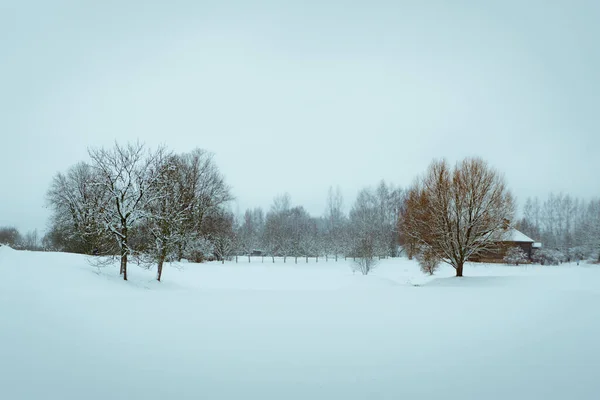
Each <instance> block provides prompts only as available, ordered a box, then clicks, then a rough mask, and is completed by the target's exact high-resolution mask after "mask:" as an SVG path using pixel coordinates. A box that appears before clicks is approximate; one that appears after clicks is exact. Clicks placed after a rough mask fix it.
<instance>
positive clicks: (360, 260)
mask: <svg viewBox="0 0 600 400" xmlns="http://www.w3.org/2000/svg"><path fill="white" fill-rule="evenodd" d="M378 216H379V208H378V204H377V197H376V196H375V195H374V194H373V193H372V192H371V191H370V190H368V189H363V190H361V191H360V192H359V193H358V196H357V197H356V201H355V203H354V206H353V207H352V210H350V221H349V227H350V228H349V232H350V238H351V240H350V243H351V245H350V246H351V247H350V255H351V256H352V257H353V259H354V262H355V264H356V267H357V268H358V270H359V271H360V272H361V273H363V274H364V275H367V274H368V273H369V272H370V271H371V270H372V269H373V268H374V267H375V266H376V265H377V259H378V256H379V255H380V254H381V251H382V248H381V246H380V244H381V242H380V240H379V239H380V237H381V236H380V233H381V231H380V226H379V225H378V224H377V218H378Z"/></svg>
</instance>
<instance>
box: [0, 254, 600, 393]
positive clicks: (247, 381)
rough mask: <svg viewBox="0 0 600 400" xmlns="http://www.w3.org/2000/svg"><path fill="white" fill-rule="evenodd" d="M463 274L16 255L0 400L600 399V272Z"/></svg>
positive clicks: (385, 265) (407, 265)
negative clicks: (124, 264) (109, 262)
mask: <svg viewBox="0 0 600 400" xmlns="http://www.w3.org/2000/svg"><path fill="white" fill-rule="evenodd" d="M290 261H291V262H290ZM452 273H453V270H451V269H450V268H442V270H441V271H440V272H439V274H437V277H436V278H434V279H430V278H428V277H426V276H424V275H423V274H421V273H420V272H419V271H418V267H417V265H416V264H415V263H413V262H411V261H408V260H405V259H395V260H384V261H383V262H382V263H381V265H380V266H379V267H378V269H377V270H375V271H374V273H373V275H370V276H366V277H364V276H361V275H353V274H352V272H351V270H350V268H349V266H348V263H344V262H343V261H340V262H338V263H334V262H332V261H329V262H328V263H325V262H324V260H320V261H319V263H318V264H316V263H315V261H314V259H311V260H310V263H309V264H306V263H305V262H304V260H299V261H298V264H297V265H295V264H293V259H291V260H290V259H288V263H287V264H283V263H282V262H280V261H278V262H277V263H276V264H272V263H271V262H270V259H266V258H265V260H264V264H261V263H260V258H258V259H253V261H252V263H251V264H248V262H247V259H240V263H239V264H235V263H226V264H225V265H221V264H218V263H209V264H202V265H198V264H185V265H184V268H183V270H177V269H174V268H172V267H167V268H166V270H165V272H164V282H163V283H157V282H155V281H153V275H154V274H153V272H150V271H145V270H141V269H139V268H138V267H136V266H135V265H131V267H130V281H129V282H122V281H121V280H119V277H118V270H117V268H116V267H111V268H107V269H103V270H101V271H98V270H96V269H94V268H92V267H90V265H89V264H87V262H86V260H85V258H84V257H82V256H78V255H69V254H58V253H35V252H18V251H14V250H11V249H9V248H6V247H0V313H1V314H0V315H1V318H2V319H1V322H0V324H1V325H0V399H10V400H14V399H99V400H100V399H101V400H105V399H144V400H153V399H261V400H263V399H345V400H347V399H402V398H404V399H417V398H432V399H433V398H442V397H443V398H446V399H461V400H464V399H598V398H600V379H599V378H598V376H599V374H600V307H599V306H600V267H597V266H583V265H582V266H579V267H577V266H574V265H571V266H561V267H527V268H523V267H507V266H485V265H476V266H475V265H468V266H467V267H466V268H465V274H466V275H468V276H467V277H465V278H462V279H459V278H452V277H451V275H452Z"/></svg>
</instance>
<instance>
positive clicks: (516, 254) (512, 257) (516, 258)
mask: <svg viewBox="0 0 600 400" xmlns="http://www.w3.org/2000/svg"><path fill="white" fill-rule="evenodd" d="M527 261H529V260H528V259H527V255H526V254H525V252H524V251H523V249H522V248H520V247H518V246H515V247H511V248H510V249H508V251H507V252H506V255H505V256H504V262H505V263H507V264H510V265H517V266H518V265H519V264H523V263H526V262H527Z"/></svg>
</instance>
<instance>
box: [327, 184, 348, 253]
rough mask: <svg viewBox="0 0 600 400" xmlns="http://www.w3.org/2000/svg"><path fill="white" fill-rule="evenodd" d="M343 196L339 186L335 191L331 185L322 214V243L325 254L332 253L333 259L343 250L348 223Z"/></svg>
mask: <svg viewBox="0 0 600 400" xmlns="http://www.w3.org/2000/svg"><path fill="white" fill-rule="evenodd" d="M343 203H344V200H343V197H342V192H341V190H340V188H339V187H337V188H336V190H335V192H334V190H333V188H332V187H330V188H329V192H328V194H327V207H326V209H325V215H324V218H323V219H324V232H323V238H322V240H323V244H324V246H323V247H324V249H323V251H324V252H325V256H326V257H327V256H328V255H329V254H332V255H333V256H334V257H335V261H337V260H338V256H339V255H340V254H342V253H343V252H344V244H345V243H344V242H345V236H346V235H345V233H346V229H347V225H348V220H347V218H346V215H344V210H343Z"/></svg>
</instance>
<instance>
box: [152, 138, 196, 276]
mask: <svg viewBox="0 0 600 400" xmlns="http://www.w3.org/2000/svg"><path fill="white" fill-rule="evenodd" d="M150 169H151V172H150V173H151V174H152V175H154V176H155V178H154V179H153V180H152V182H151V184H150V185H149V187H148V189H147V190H148V191H147V193H146V196H149V198H150V199H149V201H146V202H145V207H146V208H145V210H144V211H145V213H146V215H145V220H144V225H145V227H146V229H147V230H148V232H149V233H150V235H151V238H152V240H153V243H154V245H153V246H148V247H147V250H146V253H147V254H148V255H149V256H150V257H151V258H152V260H153V261H155V262H156V264H157V276H156V279H157V280H158V281H160V280H161V277H162V271H163V264H164V262H165V260H166V259H167V256H168V255H169V254H172V253H174V252H175V251H176V250H177V248H178V246H179V245H180V244H181V243H184V242H185V240H186V238H187V237H188V236H189V235H190V234H192V232H186V230H185V228H186V226H189V225H187V224H186V222H187V220H188V217H189V215H190V208H191V207H192V206H193V202H192V201H190V200H191V199H193V197H192V198H190V197H189V196H188V192H187V184H188V182H186V181H185V179H183V176H182V172H183V171H182V168H181V161H180V159H179V157H177V156H175V155H173V154H169V153H166V151H164V150H162V149H161V150H159V152H158V153H157V154H156V156H155V157H154V164H153V165H151V167H150Z"/></svg>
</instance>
